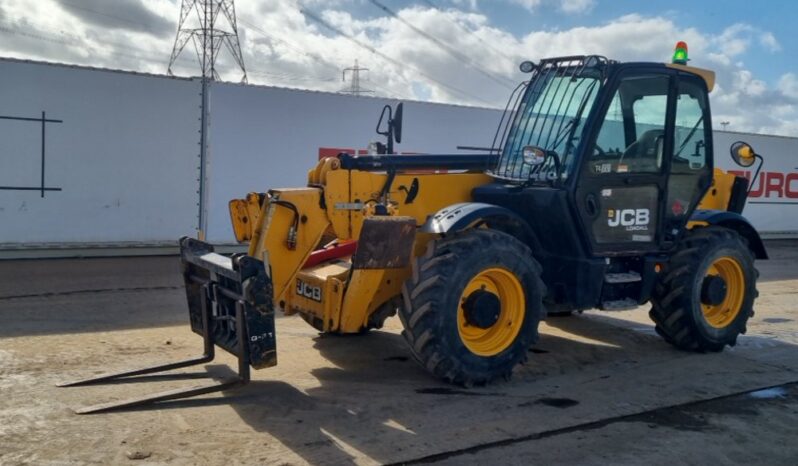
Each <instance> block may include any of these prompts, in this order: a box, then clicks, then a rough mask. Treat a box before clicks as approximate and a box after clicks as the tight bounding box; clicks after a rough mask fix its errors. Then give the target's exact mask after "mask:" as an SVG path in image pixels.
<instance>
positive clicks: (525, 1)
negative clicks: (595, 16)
mask: <svg viewBox="0 0 798 466" xmlns="http://www.w3.org/2000/svg"><path fill="white" fill-rule="evenodd" d="M510 1H511V2H512V3H515V4H516V5H520V6H522V7H524V8H526V9H527V10H529V11H530V12H533V13H534V12H535V11H537V10H538V9H539V8H541V7H542V6H544V5H551V6H552V7H556V8H557V9H559V10H560V11H562V12H563V13H569V14H574V13H586V12H588V11H590V10H592V9H593V7H594V6H595V5H596V0H510Z"/></svg>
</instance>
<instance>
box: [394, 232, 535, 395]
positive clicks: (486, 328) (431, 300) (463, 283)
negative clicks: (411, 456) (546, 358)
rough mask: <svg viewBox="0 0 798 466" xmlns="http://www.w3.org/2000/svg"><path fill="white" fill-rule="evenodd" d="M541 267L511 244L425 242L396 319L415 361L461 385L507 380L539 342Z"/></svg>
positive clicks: (499, 238) (503, 239)
mask: <svg viewBox="0 0 798 466" xmlns="http://www.w3.org/2000/svg"><path fill="white" fill-rule="evenodd" d="M543 294H544V286H543V283H542V281H541V280H540V265H539V264H538V263H537V261H536V260H535V259H534V257H532V253H531V251H530V250H529V248H528V247H527V246H526V245H524V244H523V243H521V242H520V241H518V240H517V239H515V238H514V237H512V236H510V235H507V234H505V233H501V232H498V231H493V230H486V229H475V230H468V231H465V232H462V233H456V234H454V235H452V236H450V237H447V238H444V239H439V240H436V241H432V242H430V244H429V246H428V249H427V252H426V254H424V255H423V256H422V257H419V258H418V259H416V262H415V264H414V267H413V276H412V278H410V279H409V280H408V281H407V282H406V283H405V286H404V290H403V296H404V306H403V307H402V308H401V309H400V310H399V316H400V318H401V319H402V323H403V325H404V327H405V331H404V332H403V335H404V337H405V339H406V340H407V342H408V343H409V344H410V348H411V350H412V352H413V354H414V356H415V357H416V359H417V360H418V361H419V362H420V363H421V364H422V365H423V366H424V367H425V368H426V369H427V370H428V371H430V372H431V373H433V374H434V375H436V376H438V377H440V378H442V379H444V380H446V381H448V382H452V383H457V384H461V385H467V386H468V385H475V384H477V385H480V384H485V383H487V382H490V381H491V380H493V379H495V378H497V377H504V378H508V377H509V376H510V374H511V373H512V369H513V367H514V366H515V365H516V364H518V363H519V362H521V361H523V360H525V359H526V357H527V350H528V349H529V347H530V346H531V345H532V344H533V343H534V342H535V341H536V340H537V329H538V324H539V323H540V319H541V317H542V315H543V304H542V297H543Z"/></svg>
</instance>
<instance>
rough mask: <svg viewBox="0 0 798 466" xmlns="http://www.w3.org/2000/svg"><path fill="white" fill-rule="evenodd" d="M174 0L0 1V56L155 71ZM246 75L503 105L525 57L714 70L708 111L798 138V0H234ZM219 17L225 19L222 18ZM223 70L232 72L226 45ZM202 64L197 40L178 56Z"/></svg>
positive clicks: (179, 66)
mask: <svg viewBox="0 0 798 466" xmlns="http://www.w3.org/2000/svg"><path fill="white" fill-rule="evenodd" d="M179 3H180V2H179V0H113V1H110V0H37V1H35V2H32V1H30V0H0V55H2V56H9V57H19V58H26V59H34V60H47V61H55V62H64V63H74V64H82V65H90V66H99V67H108V68H117V69H129V70H135V71H144V72H150V73H159V74H163V73H165V71H166V65H167V63H168V60H169V55H170V52H171V49H172V44H173V42H174V37H175V31H176V29H177V18H178V11H179ZM236 11H237V16H238V28H239V34H240V37H241V48H242V51H243V55H244V62H245V64H246V68H247V73H248V77H249V82H250V83H255V84H266V85H275V86H286V87H300V88H307V89H314V90H324V91H332V92H336V91H341V90H344V89H345V88H346V87H347V86H348V85H349V83H347V82H342V79H341V73H342V71H343V69H344V68H347V67H351V66H353V65H354V63H355V60H357V61H358V63H359V64H360V66H362V67H366V68H368V69H369V71H368V73H364V76H363V86H364V87H365V89H366V90H369V91H372V94H373V95H380V96H386V97H393V98H396V99H416V100H430V101H436V102H447V103H456V104H461V105H478V106H492V107H501V106H503V104H504V102H505V101H506V99H507V96H508V94H509V92H510V89H512V88H513V87H514V85H515V84H516V83H518V82H519V81H521V80H523V79H524V75H522V74H521V73H519V71H518V63H519V62H520V61H521V60H523V59H533V60H537V59H540V58H544V57H550V56H558V55H574V54H601V55H605V56H607V57H609V58H614V59H618V60H621V61H668V60H669V59H670V55H671V53H672V50H673V45H674V44H675V43H676V41H678V40H686V41H687V42H688V44H689V46H690V57H691V59H692V61H691V64H693V65H695V66H701V67H705V68H710V69H713V70H715V71H716V73H717V86H716V89H715V91H713V93H712V95H711V100H712V106H713V112H714V116H715V117H714V118H713V120H714V121H715V122H720V121H728V122H730V124H729V129H731V130H739V131H752V132H758V133H773V134H783V135H791V136H795V135H798V69H797V68H798V67H796V64H795V58H796V57H798V50H796V48H797V47H798V45H796V44H798V29H796V28H794V23H795V21H794V18H796V17H798V2H793V1H772V0H771V1H759V2H756V1H741V0H730V1H723V2H721V1H715V2H709V1H704V2H699V1H687V0H670V1H640V0H636V1H632V0H236ZM225 26H226V25H225V24H224V23H222V24H221V25H220V27H222V28H224V27H225ZM217 69H218V70H219V72H220V74H221V76H222V79H224V80H236V81H237V80H239V79H240V77H241V73H240V70H238V69H237V68H236V67H235V64H234V63H233V61H232V60H231V59H230V58H229V55H225V54H224V53H223V54H222V55H221V57H220V61H219V63H218V66H217ZM173 70H174V71H175V74H177V75H187V76H191V75H196V74H198V66H197V64H196V60H195V58H194V57H193V51H192V50H188V49H187V50H186V51H184V53H183V54H182V55H180V58H179V60H178V62H177V63H176V64H175V66H174V67H173Z"/></svg>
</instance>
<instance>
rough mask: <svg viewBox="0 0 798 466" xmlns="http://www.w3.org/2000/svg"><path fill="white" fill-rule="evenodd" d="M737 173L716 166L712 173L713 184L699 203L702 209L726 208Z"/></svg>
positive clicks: (699, 207)
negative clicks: (727, 171)
mask: <svg viewBox="0 0 798 466" xmlns="http://www.w3.org/2000/svg"><path fill="white" fill-rule="evenodd" d="M734 178H735V175H734V174H733V173H726V172H724V171H723V170H721V169H720V168H716V169H715V170H714V172H713V173H712V186H710V187H709V190H707V193H706V194H704V197H703V198H702V199H701V202H700V203H699V204H698V209H702V210H726V209H727V208H728V206H729V199H731V193H732V186H733V185H734Z"/></svg>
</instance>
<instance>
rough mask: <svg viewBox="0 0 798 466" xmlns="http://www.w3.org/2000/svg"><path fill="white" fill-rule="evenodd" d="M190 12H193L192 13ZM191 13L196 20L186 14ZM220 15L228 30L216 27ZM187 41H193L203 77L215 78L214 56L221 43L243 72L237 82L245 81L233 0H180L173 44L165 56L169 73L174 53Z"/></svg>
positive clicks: (177, 52) (217, 78) (178, 53)
mask: <svg viewBox="0 0 798 466" xmlns="http://www.w3.org/2000/svg"><path fill="white" fill-rule="evenodd" d="M192 13H195V14H194V15H192ZM192 16H193V19H196V21H193V20H191V19H190V18H189V17H192ZM220 18H225V19H226V20H227V21H226V22H227V25H228V27H229V28H230V30H224V29H221V28H219V26H220V25H221V24H220V23H221V21H220ZM189 42H192V43H193V44H194V49H195V51H196V52H197V59H198V61H199V64H200V67H201V68H202V77H203V78H209V79H213V80H219V73H218V72H217V71H216V58H217V57H218V55H219V51H220V50H221V48H222V45H224V46H225V48H226V49H227V50H228V51H229V52H230V54H231V55H232V56H233V59H234V60H235V62H236V64H237V65H238V67H239V68H241V72H242V73H243V76H242V77H241V82H244V83H245V82H247V70H246V69H245V68H244V55H243V54H242V53H241V44H240V43H239V40H238V25H237V24H236V8H235V2H234V0H182V2H181V4H180V18H179V20H178V23H177V35H176V36H175V45H174V46H173V47H172V56H171V57H170V58H169V68H168V70H167V73H168V74H169V75H170V76H173V74H172V66H173V65H174V64H175V61H176V60H177V57H178V56H180V52H182V51H183V49H184V48H185V47H186V45H187V44H188V43H189Z"/></svg>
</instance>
